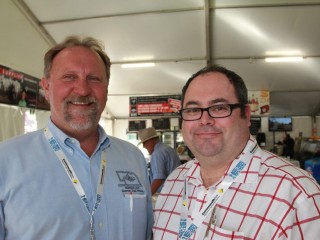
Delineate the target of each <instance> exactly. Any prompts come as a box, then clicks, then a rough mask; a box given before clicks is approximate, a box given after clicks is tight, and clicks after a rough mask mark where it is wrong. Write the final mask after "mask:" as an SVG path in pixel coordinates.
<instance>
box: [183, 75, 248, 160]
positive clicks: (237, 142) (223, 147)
mask: <svg viewBox="0 0 320 240" xmlns="http://www.w3.org/2000/svg"><path fill="white" fill-rule="evenodd" d="M238 102H239V101H238V99H237V97H236V94H235V89H234V87H233V85H232V84H231V83H230V81H229V79H228V78H227V77H226V76H225V75H224V74H221V73H217V72H214V73H213V72H210V73H206V74H204V75H200V76H198V77H196V78H195V79H193V81H192V82H191V83H190V85H189V87H188V89H187V91H186V94H185V98H184V103H183V108H192V107H201V108H206V107H209V106H212V105H215V104H222V103H227V104H234V103H238ZM245 113H246V118H243V117H241V110H240V108H235V109H233V111H232V114H231V115H230V116H229V117H226V118H211V117H210V116H209V115H208V113H207V112H203V115H202V117H201V119H199V120H195V121H183V122H182V133H183V137H184V140H185V143H186V144H187V146H188V147H189V148H190V150H191V151H192V153H193V154H194V155H195V157H196V158H197V159H198V160H199V161H201V159H202V158H211V157H220V159H221V160H223V159H225V158H227V159H231V158H233V159H234V158H235V157H237V155H238V154H240V152H241V151H242V149H243V148H244V146H245V145H246V143H247V140H248V138H249V126H250V111H249V109H248V107H247V106H246V109H245ZM233 159H232V160H233Z"/></svg>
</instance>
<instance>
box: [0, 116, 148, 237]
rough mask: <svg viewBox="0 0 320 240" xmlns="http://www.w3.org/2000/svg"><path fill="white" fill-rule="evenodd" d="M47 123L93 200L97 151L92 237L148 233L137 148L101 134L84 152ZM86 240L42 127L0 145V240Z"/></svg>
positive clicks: (78, 205)
mask: <svg viewBox="0 0 320 240" xmlns="http://www.w3.org/2000/svg"><path fill="white" fill-rule="evenodd" d="M48 128H49V129H50V131H51V133H52V134H53V136H54V137H55V139H56V140H57V142H58V143H59V145H60V147H61V148H62V149H63V151H64V153H65V155H66V157H67V158H68V160H69V161H70V163H71V165H72V167H73V169H74V171H75V172H76V174H77V176H78V178H79V180H80V183H81V185H82V187H83V189H84V191H85V194H86V196H87V198H88V202H89V207H90V209H92V208H93V204H94V203H95V199H96V190H97V182H98V176H99V168H100V161H101V152H102V150H103V149H105V148H106V152H107V170H106V179H105V183H104V190H103V195H102V199H101V203H100V205H99V207H98V209H97V211H96V212H95V214H94V230H95V237H96V239H97V240H102V239H103V240H108V239H109V240H115V239H117V240H118V239H125V240H128V239H132V240H140V239H141V240H143V239H150V238H151V227H152V224H153V221H152V203H151V194H150V186H149V181H148V175H147V169H146V162H145V159H144V157H143V155H142V153H141V151H140V150H139V149H138V148H136V147H135V146H134V145H132V144H130V143H128V142H125V141H123V140H120V139H117V138H113V137H110V136H107V135H106V133H105V132H104V130H103V129H102V128H101V127H99V133H100V138H99V143H98V145H97V148H96V150H95V152H94V154H93V155H92V156H91V157H88V156H87V155H86V154H85V152H84V151H83V150H82V149H81V148H80V144H79V142H78V141H77V140H76V139H74V138H70V137H68V136H67V135H65V134H64V133H63V132H62V131H61V130H60V129H58V128H57V127H56V126H55V125H54V124H53V123H52V122H51V121H50V120H49V123H48ZM3 239H6V240H13V239H14V240H16V239H24V240H29V239H30V240H34V239H46V240H51V239H52V240H56V239H68V240H69V239H70V240H71V239H90V223H89V214H88V211H87V209H86V207H85V205H84V203H83V202H82V201H81V199H80V197H79V195H78V193H77V191H76V190H75V188H74V187H73V185H72V183H71V182H70V179H69V178H68V176H67V174H66V172H65V169H64V168H63V166H62V165H61V163H60V161H59V159H58V157H57V156H56V154H55V152H54V151H53V150H52V149H51V147H50V145H49V143H48V140H47V139H46V137H45V135H44V133H43V130H39V131H36V132H33V133H30V134H26V135H23V136H20V137H17V138H14V139H11V140H8V141H5V142H3V143H1V144H0V240H3Z"/></svg>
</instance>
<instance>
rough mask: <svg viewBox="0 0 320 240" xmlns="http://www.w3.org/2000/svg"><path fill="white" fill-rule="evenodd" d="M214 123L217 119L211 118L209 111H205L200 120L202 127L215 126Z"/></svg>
mask: <svg viewBox="0 0 320 240" xmlns="http://www.w3.org/2000/svg"><path fill="white" fill-rule="evenodd" d="M214 122H215V119H214V118H212V117H210V115H209V112H208V111H203V112H202V116H201V118H200V119H199V124H201V125H212V124H214Z"/></svg>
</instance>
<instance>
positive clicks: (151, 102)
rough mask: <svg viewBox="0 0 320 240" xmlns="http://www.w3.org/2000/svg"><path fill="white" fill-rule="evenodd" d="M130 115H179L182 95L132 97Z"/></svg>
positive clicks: (130, 99)
mask: <svg viewBox="0 0 320 240" xmlns="http://www.w3.org/2000/svg"><path fill="white" fill-rule="evenodd" d="M129 101H130V103H129V105H130V117H140V116H168V115H169V116H177V115H178V114H179V110H180V109H181V95H167V96H141V97H130V98H129Z"/></svg>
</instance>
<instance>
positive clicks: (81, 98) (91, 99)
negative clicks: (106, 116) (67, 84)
mask: <svg viewBox="0 0 320 240" xmlns="http://www.w3.org/2000/svg"><path fill="white" fill-rule="evenodd" d="M65 103H81V104H92V103H97V99H96V98H94V97H84V96H73V97H68V98H66V99H65Z"/></svg>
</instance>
